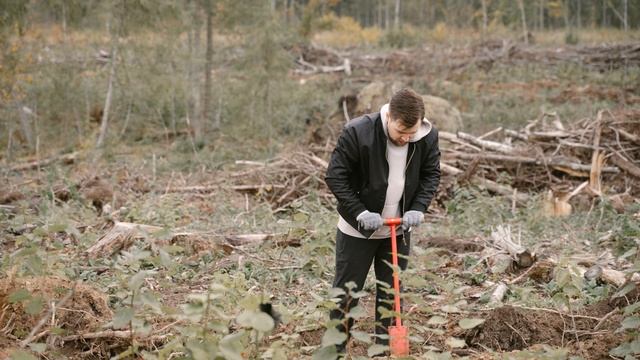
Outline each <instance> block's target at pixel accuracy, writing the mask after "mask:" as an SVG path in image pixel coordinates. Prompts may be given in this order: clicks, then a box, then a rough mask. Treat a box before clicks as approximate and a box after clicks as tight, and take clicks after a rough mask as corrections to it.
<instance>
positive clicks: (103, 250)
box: [86, 222, 162, 259]
mask: <svg viewBox="0 0 640 360" xmlns="http://www.w3.org/2000/svg"><path fill="white" fill-rule="evenodd" d="M161 230H162V228H161V227H159V226H152V225H143V224H134V223H127V222H116V223H115V224H113V227H112V228H111V229H110V230H109V231H108V232H107V233H106V234H104V235H102V237H101V238H100V239H98V241H97V242H96V243H95V244H94V245H93V246H91V247H90V248H88V249H87V251H86V253H87V255H88V256H89V257H90V258H94V259H95V258H97V257H102V256H107V257H108V256H111V255H113V254H115V253H117V252H119V251H120V250H123V249H127V248H128V247H129V246H131V245H132V244H133V242H134V241H135V239H139V238H143V237H144V236H145V233H146V234H154V233H157V232H159V231H161Z"/></svg>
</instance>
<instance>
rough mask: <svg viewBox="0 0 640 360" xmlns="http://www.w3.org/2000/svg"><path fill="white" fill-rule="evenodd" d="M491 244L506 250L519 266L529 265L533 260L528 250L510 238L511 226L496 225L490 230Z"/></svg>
mask: <svg viewBox="0 0 640 360" xmlns="http://www.w3.org/2000/svg"><path fill="white" fill-rule="evenodd" d="M491 239H492V242H493V245H494V246H495V247H497V248H498V249H500V250H503V251H506V252H507V253H508V254H509V255H510V256H511V258H512V259H513V260H514V261H515V262H516V264H518V266H520V267H529V266H531V265H533V262H534V261H535V259H534V257H533V256H532V255H531V253H530V252H529V250H527V249H526V248H525V247H523V246H522V245H519V244H516V243H515V242H513V240H512V239H511V227H510V226H502V225H498V226H497V227H496V228H495V229H494V230H493V231H492V232H491Z"/></svg>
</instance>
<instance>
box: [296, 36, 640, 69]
mask: <svg viewBox="0 0 640 360" xmlns="http://www.w3.org/2000/svg"><path fill="white" fill-rule="evenodd" d="M290 52H291V53H292V55H293V56H294V57H295V58H296V66H297V69H296V73H298V74H301V75H310V74H315V73H328V72H336V71H344V72H345V73H346V74H347V75H349V74H350V73H351V71H352V69H353V71H355V70H361V71H363V72H365V73H366V74H368V75H373V74H387V73H389V72H393V73H394V74H400V75H406V76H413V75H419V74H424V72H425V71H434V70H435V71H441V70H444V69H442V68H441V66H439V65H440V64H446V66H445V68H446V69H449V70H460V69H464V68H467V67H469V66H472V65H474V66H477V67H479V68H481V69H484V70H486V71H488V70H490V69H491V67H492V66H493V65H494V64H495V63H538V64H544V65H556V64H561V63H576V64H580V65H584V66H588V67H591V68H593V69H595V70H598V71H606V70H612V69H618V68H621V67H637V66H640V45H638V44H616V45H610V44H602V45H597V46H565V47H561V48H550V47H538V46H527V45H524V44H522V43H518V42H514V41H510V40H506V39H505V40H489V41H485V42H482V43H479V44H474V45H471V46H466V47H457V48H432V47H425V48H422V49H404V50H396V51H392V52H386V53H369V54H363V53H357V52H347V51H343V52H339V51H337V50H333V49H329V48H322V47H318V46H313V45H299V46H295V47H293V48H291V49H290ZM346 64H348V66H346ZM434 65H436V66H435V67H434Z"/></svg>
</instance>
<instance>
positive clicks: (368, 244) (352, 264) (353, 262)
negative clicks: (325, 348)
mask: <svg viewBox="0 0 640 360" xmlns="http://www.w3.org/2000/svg"><path fill="white" fill-rule="evenodd" d="M376 247H377V243H376V242H375V240H368V239H361V238H356V237H352V236H349V235H345V234H343V233H342V232H341V231H340V230H338V231H337V234H336V277H335V279H334V281H333V287H334V288H342V289H345V291H346V287H345V284H346V283H348V282H350V281H353V282H354V283H355V284H356V287H355V289H353V290H351V291H360V290H362V287H363V286H364V282H365V280H366V279H367V274H368V273H369V268H371V263H372V262H373V257H374V256H375V254H376ZM338 305H339V307H338V309H335V310H332V311H331V312H330V313H329V317H330V318H331V320H334V319H337V320H341V321H342V320H343V319H344V317H345V314H346V313H348V312H349V310H350V309H353V308H354V307H355V306H356V305H358V299H348V298H347V297H344V296H343V297H341V301H340V303H339V304H338ZM352 326H353V319H349V320H348V324H347V326H346V328H345V326H344V325H343V324H341V325H339V326H338V330H340V331H341V332H346V333H347V336H349V329H350V328H351V327H352ZM345 347H346V341H345V342H344V344H342V345H341V346H338V351H340V352H342V351H344V350H345Z"/></svg>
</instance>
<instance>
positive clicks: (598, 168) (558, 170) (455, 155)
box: [440, 110, 640, 212]
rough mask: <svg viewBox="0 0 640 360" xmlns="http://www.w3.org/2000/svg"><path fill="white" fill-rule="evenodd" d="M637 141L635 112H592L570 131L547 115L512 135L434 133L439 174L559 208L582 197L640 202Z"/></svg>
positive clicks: (639, 128)
mask: <svg viewBox="0 0 640 360" xmlns="http://www.w3.org/2000/svg"><path fill="white" fill-rule="evenodd" d="M639 134H640V112H638V111H637V110H636V111H632V110H622V111H617V112H611V111H600V112H598V114H597V116H596V117H595V118H585V119H582V120H580V121H577V122H575V123H574V124H572V125H571V126H570V127H566V126H565V125H564V124H562V122H561V121H560V119H559V117H558V116H557V115H556V114H548V113H547V114H543V115H542V116H541V117H540V118H538V119H536V120H534V121H532V122H530V123H529V124H528V125H527V126H526V127H525V128H524V129H521V130H519V131H514V130H508V129H502V128H498V129H495V130H493V131H491V132H489V133H487V134H484V135H482V136H478V137H476V136H472V135H470V134H466V133H462V132H458V133H457V134H452V133H446V132H441V133H440V139H441V141H442V140H444V141H442V142H443V145H441V147H442V148H443V156H442V170H443V173H444V174H449V175H454V176H456V177H457V179H458V182H459V183H466V182H470V183H474V184H478V185H481V186H484V187H486V188H487V189H488V190H489V191H492V192H496V193H500V194H503V195H507V196H509V195H511V196H513V197H514V201H521V200H526V198H527V193H531V192H543V191H551V195H550V196H551V197H552V199H553V200H554V201H556V202H561V203H566V202H567V201H568V200H569V199H570V198H571V197H572V196H574V195H576V194H577V193H579V192H580V191H582V190H584V191H585V192H586V193H588V194H590V195H592V196H610V195H615V196H616V198H615V199H617V200H619V201H622V202H628V201H631V200H632V197H636V198H637V197H638V196H639V195H640V194H639V191H638V190H639V189H640V186H639V185H640V167H639V166H638V164H640V135H639ZM623 205H624V204H623ZM560 206H562V205H560ZM622 207H624V206H622ZM557 211H560V212H562V210H557Z"/></svg>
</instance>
